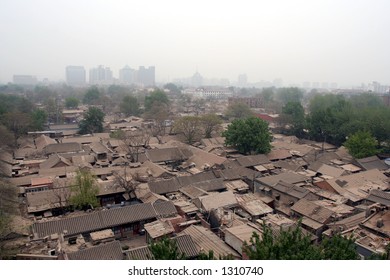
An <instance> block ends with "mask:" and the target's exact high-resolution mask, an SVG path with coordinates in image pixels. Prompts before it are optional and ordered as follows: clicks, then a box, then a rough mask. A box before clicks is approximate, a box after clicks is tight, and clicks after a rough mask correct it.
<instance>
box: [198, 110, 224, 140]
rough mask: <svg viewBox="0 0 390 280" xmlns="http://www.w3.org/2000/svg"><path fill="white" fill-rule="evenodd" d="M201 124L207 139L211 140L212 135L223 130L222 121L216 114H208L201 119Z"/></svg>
mask: <svg viewBox="0 0 390 280" xmlns="http://www.w3.org/2000/svg"><path fill="white" fill-rule="evenodd" d="M200 123H201V126H202V129H203V132H204V137H205V138H211V137H212V134H213V133H215V132H218V131H220V130H221V128H222V127H221V124H222V120H221V118H220V117H219V116H217V115H216V114H207V115H202V116H201V117H200Z"/></svg>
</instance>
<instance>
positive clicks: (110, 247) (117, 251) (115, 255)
mask: <svg viewBox="0 0 390 280" xmlns="http://www.w3.org/2000/svg"><path fill="white" fill-rule="evenodd" d="M67 255H68V258H69V259H70V260H123V259H124V255H123V252H122V248H121V244H120V242H119V241H113V242H109V243H106V244H102V245H99V246H94V247H91V248H88V249H84V250H80V251H77V252H72V253H68V254H67Z"/></svg>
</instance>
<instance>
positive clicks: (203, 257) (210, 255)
mask: <svg viewBox="0 0 390 280" xmlns="http://www.w3.org/2000/svg"><path fill="white" fill-rule="evenodd" d="M197 259H198V260H234V257H233V255H231V254H229V255H223V256H219V257H218V258H217V257H216V256H215V255H214V251H213V250H209V251H208V252H207V253H205V252H201V253H200V254H199V256H198V258H197Z"/></svg>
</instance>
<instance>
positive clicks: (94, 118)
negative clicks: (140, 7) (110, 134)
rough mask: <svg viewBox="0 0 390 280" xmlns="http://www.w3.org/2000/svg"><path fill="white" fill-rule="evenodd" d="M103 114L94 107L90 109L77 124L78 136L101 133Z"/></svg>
mask: <svg viewBox="0 0 390 280" xmlns="http://www.w3.org/2000/svg"><path fill="white" fill-rule="evenodd" d="M103 121H104V113H103V111H102V110H100V109H99V108H96V107H90V108H89V109H88V111H87V112H86V113H84V119H83V120H82V121H81V122H80V123H79V129H80V134H90V133H98V132H103Z"/></svg>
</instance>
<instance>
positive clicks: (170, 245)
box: [149, 236, 186, 260]
mask: <svg viewBox="0 0 390 280" xmlns="http://www.w3.org/2000/svg"><path fill="white" fill-rule="evenodd" d="M149 249H150V251H151V252H152V254H153V258H154V259H155V260H185V259H186V256H185V254H184V253H181V252H179V248H178V247H177V243H176V240H174V239H170V238H168V237H166V236H164V237H163V238H162V239H161V240H158V241H152V242H151V243H150V244H149Z"/></svg>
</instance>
